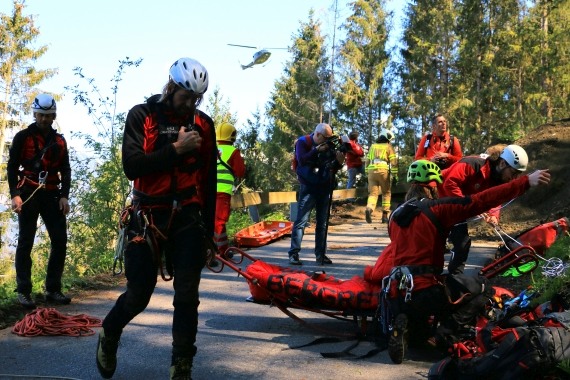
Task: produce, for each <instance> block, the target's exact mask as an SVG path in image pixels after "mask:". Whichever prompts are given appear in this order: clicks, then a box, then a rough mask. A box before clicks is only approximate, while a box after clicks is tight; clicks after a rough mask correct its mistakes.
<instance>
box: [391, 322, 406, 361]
mask: <svg viewBox="0 0 570 380" xmlns="http://www.w3.org/2000/svg"><path fill="white" fill-rule="evenodd" d="M407 350H408V317H407V316H406V314H398V315H397V316H396V319H395V320H394V326H393V328H392V333H391V334H390V339H389V340H388V355H389V356H390V359H392V361H393V362H394V363H395V364H400V363H402V361H404V356H405V354H406V351H407Z"/></svg>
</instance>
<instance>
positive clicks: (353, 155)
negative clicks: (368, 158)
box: [346, 140, 364, 169]
mask: <svg viewBox="0 0 570 380" xmlns="http://www.w3.org/2000/svg"><path fill="white" fill-rule="evenodd" d="M362 157H364V150H363V149H362V147H361V146H360V144H358V142H357V141H356V140H350V150H349V151H348V152H346V167H347V168H349V169H350V168H358V167H360V166H362Z"/></svg>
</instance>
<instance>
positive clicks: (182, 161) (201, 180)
mask: <svg viewBox="0 0 570 380" xmlns="http://www.w3.org/2000/svg"><path fill="white" fill-rule="evenodd" d="M153 98H154V97H151V98H149V100H148V103H145V104H139V105H136V106H134V107H133V108H132V109H131V110H130V111H129V113H128V114H127V120H126V123H125V132H124V135H123V146H122V153H123V170H124V172H125V174H126V176H127V177H128V178H129V179H130V180H132V181H134V185H133V188H134V190H135V191H137V192H140V193H143V194H145V195H146V196H149V197H155V198H162V199H169V198H177V199H178V198H180V199H179V200H180V203H181V204H182V205H187V204H190V203H197V204H199V205H200V206H201V208H202V217H203V218H204V220H205V222H206V227H207V229H208V230H209V231H213V225H214V213H215V210H216V206H215V205H216V159H217V157H218V156H217V153H218V152H217V150H216V135H215V131H214V123H213V121H212V119H211V118H210V117H209V116H208V115H206V114H205V113H203V112H202V111H199V110H197V111H196V115H190V114H189V115H185V117H184V118H181V117H178V116H176V114H175V113H174V112H173V111H172V109H170V108H169V106H168V105H167V104H165V103H156V102H155V101H153V100H152V99H153ZM181 126H189V127H194V128H196V130H197V131H198V132H199V133H200V136H201V137H202V145H201V147H200V150H199V151H198V152H189V153H186V154H184V155H178V154H177V153H176V150H175V149H174V146H173V145H172V144H173V143H174V142H175V141H176V140H177V139H178V131H179V129H180V127H181ZM190 190H193V191H190ZM192 193H193V194H192ZM191 194H192V195H191ZM171 204H172V202H170V205H171Z"/></svg>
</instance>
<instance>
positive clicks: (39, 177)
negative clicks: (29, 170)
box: [38, 170, 48, 186]
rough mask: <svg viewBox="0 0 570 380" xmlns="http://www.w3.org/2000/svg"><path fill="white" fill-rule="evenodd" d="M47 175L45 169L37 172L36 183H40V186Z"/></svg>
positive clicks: (43, 183)
mask: <svg viewBox="0 0 570 380" xmlns="http://www.w3.org/2000/svg"><path fill="white" fill-rule="evenodd" d="M47 175H48V172H47V171H45V170H42V171H41V172H40V174H38V183H39V184H40V186H44V185H45V184H46V178H47Z"/></svg>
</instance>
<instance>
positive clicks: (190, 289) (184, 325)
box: [103, 208, 206, 358]
mask: <svg viewBox="0 0 570 380" xmlns="http://www.w3.org/2000/svg"><path fill="white" fill-rule="evenodd" d="M169 215H170V211H168V212H166V211H163V212H158V213H157V212H155V213H154V215H153V218H154V221H155V224H156V225H157V226H159V227H160V226H166V224H167V220H168V218H169ZM197 218H199V216H197V215H196V214H195V213H193V212H192V211H191V210H189V209H186V208H184V209H183V210H182V211H181V212H180V213H179V214H177V215H176V217H175V219H174V221H173V224H172V227H171V229H170V231H169V232H168V240H167V241H166V242H165V243H164V244H165V245H164V249H165V250H166V252H167V254H169V255H171V259H172V265H173V268H174V281H173V282H174V301H173V306H174V316H173V321H172V338H173V343H172V346H173V347H172V355H173V357H190V358H192V357H193V356H194V355H195V354H196V346H195V345H194V344H195V342H196V334H197V331H198V305H199V304H200V301H199V294H198V287H199V285H200V275H201V272H202V269H203V268H204V265H205V263H206V252H205V250H204V239H203V236H204V235H203V232H202V230H201V229H200V228H199V227H198V226H197V224H196V221H197ZM137 231H139V228H138V220H137V218H136V216H135V215H133V217H132V218H131V222H130V225H129V244H128V246H127V249H126V251H125V275H126V278H127V290H126V291H125V292H124V293H123V294H121V295H120V296H119V298H118V299H117V302H116V303H115V306H113V308H112V309H111V311H110V312H109V314H107V317H105V319H104V321H103V328H104V329H105V333H106V334H108V335H112V336H116V337H119V336H120V335H121V333H122V331H123V328H124V327H125V326H126V325H127V324H128V323H129V322H130V321H131V320H132V319H133V318H134V317H135V316H137V315H138V314H139V313H141V312H142V311H143V310H144V309H145V308H146V307H147V305H148V303H149V301H150V297H151V296H152V293H153V292H154V288H155V286H156V282H157V270H158V266H157V261H156V260H155V257H154V254H153V253H152V250H151V248H150V246H149V245H148V244H147V243H146V242H144V241H143V242H141V243H133V242H130V239H132V238H133V237H134V235H135V233H136V232H137Z"/></svg>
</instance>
